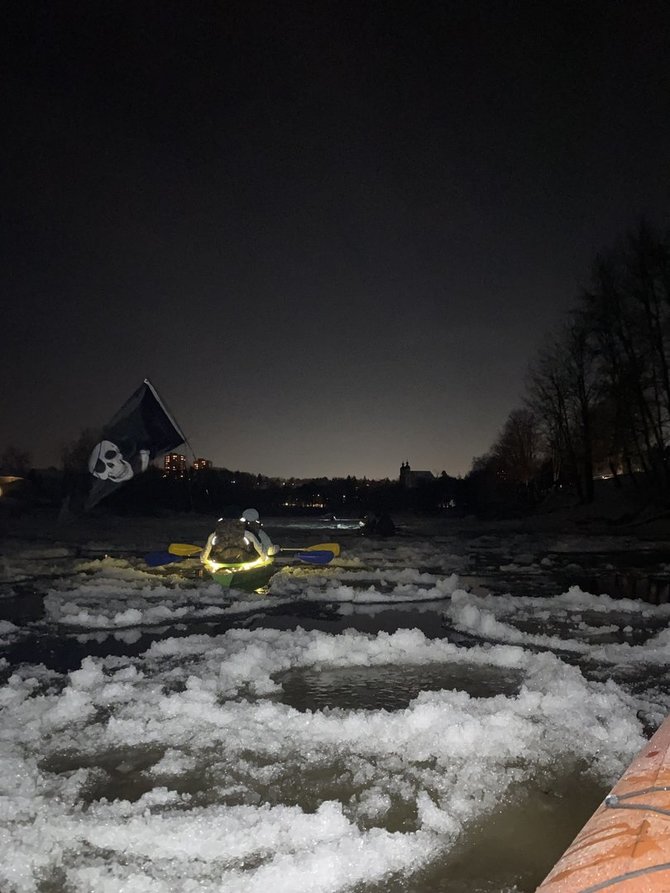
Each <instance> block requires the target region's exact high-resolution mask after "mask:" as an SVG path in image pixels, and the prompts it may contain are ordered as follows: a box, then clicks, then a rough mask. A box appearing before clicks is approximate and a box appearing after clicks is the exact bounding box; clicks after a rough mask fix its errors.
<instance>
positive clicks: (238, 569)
mask: <svg viewBox="0 0 670 893" xmlns="http://www.w3.org/2000/svg"><path fill="white" fill-rule="evenodd" d="M273 560H274V559H273V557H272V556H269V555H268V556H265V557H264V556H262V555H259V556H258V558H256V559H255V560H254V561H245V562H243V563H242V564H222V563H221V562H220V561H213V560H212V559H211V558H207V559H206V561H204V562H203V563H204V565H205V567H206V568H207V570H208V571H209V572H210V574H215V573H217V572H218V571H229V572H230V573H231V574H240V573H244V572H245V571H251V570H256V569H257V568H260V567H267V566H268V565H270V564H272V563H273Z"/></svg>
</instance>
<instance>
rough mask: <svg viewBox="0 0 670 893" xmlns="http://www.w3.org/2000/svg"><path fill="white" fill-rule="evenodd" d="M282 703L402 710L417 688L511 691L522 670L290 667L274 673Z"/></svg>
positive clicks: (490, 693)
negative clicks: (277, 673) (279, 686)
mask: <svg viewBox="0 0 670 893" xmlns="http://www.w3.org/2000/svg"><path fill="white" fill-rule="evenodd" d="M276 681H277V682H279V683H280V684H281V685H282V688H283V695H282V698H281V699H282V701H283V702H284V703H285V704H288V705H289V706H291V707H295V708H296V709H297V710H323V709H324V708H327V707H342V708H344V709H346V710H404V709H405V707H407V706H408V705H409V703H410V701H412V700H414V698H416V697H417V696H418V695H419V693H420V692H422V691H441V690H443V689H446V690H454V689H456V690H458V691H465V692H467V693H468V694H469V695H470V696H471V697H473V698H492V697H495V695H507V696H510V695H515V694H517V692H518V691H519V685H520V682H521V674H520V673H517V672H515V671H514V670H501V669H500V668H495V669H493V668H492V667H481V666H477V665H475V664H471V665H468V664H463V663H459V664H454V665H450V664H428V665H426V666H407V665H403V666H394V665H385V666H381V667H328V668H327V669H323V670H317V669H312V668H310V669H307V670H304V669H295V670H289V671H287V672H286V673H283V674H281V675H280V676H277V677H276Z"/></svg>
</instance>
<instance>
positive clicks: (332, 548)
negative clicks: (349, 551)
mask: <svg viewBox="0 0 670 893" xmlns="http://www.w3.org/2000/svg"><path fill="white" fill-rule="evenodd" d="M299 551H300V552H332V553H333V555H334V556H335V557H336V558H337V556H338V555H339V554H340V544H339V543H317V545H316V546H307V548H306V549H300V550H299Z"/></svg>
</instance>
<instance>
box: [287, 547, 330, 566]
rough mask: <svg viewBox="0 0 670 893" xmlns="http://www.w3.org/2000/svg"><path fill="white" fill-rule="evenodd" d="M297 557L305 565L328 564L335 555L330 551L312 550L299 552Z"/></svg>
mask: <svg viewBox="0 0 670 893" xmlns="http://www.w3.org/2000/svg"><path fill="white" fill-rule="evenodd" d="M282 551H283V549H282ZM295 557H296V558H297V559H298V561H302V562H304V563H305V564H328V563H329V562H330V561H332V560H333V558H334V557H335V555H334V554H333V552H331V551H330V550H329V549H319V550H318V551H317V550H316V549H312V550H311V551H310V552H298V553H297V554H296V555H295Z"/></svg>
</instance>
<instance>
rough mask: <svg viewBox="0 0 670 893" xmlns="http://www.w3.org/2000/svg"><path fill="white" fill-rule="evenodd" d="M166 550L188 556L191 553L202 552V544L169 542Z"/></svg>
mask: <svg viewBox="0 0 670 893" xmlns="http://www.w3.org/2000/svg"><path fill="white" fill-rule="evenodd" d="M168 552H170V554H172V555H183V556H184V558H190V557H191V556H192V555H198V554H199V553H200V552H202V546H195V545H194V544H193V543H170V545H169V546H168Z"/></svg>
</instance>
